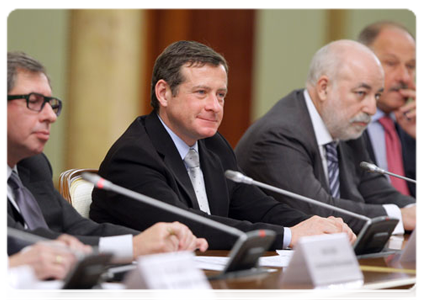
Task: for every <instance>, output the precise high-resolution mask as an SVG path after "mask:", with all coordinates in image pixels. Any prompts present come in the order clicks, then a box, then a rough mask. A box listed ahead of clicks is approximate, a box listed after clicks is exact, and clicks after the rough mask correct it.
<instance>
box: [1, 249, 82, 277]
mask: <svg viewBox="0 0 423 300" xmlns="http://www.w3.org/2000/svg"><path fill="white" fill-rule="evenodd" d="M75 262H76V257H75V255H73V254H72V252H71V251H70V250H69V249H67V248H66V245H65V244H63V243H62V242H58V241H53V242H39V243H36V244H34V245H32V246H30V247H27V248H25V249H23V250H22V251H20V252H18V253H16V254H14V255H11V256H9V266H10V267H18V266H22V265H28V266H30V267H32V269H33V270H34V272H35V275H36V276H37V278H38V279H40V280H44V279H48V278H54V279H64V278H65V277H66V275H67V274H68V273H69V271H70V270H71V268H72V267H73V266H74V264H75Z"/></svg>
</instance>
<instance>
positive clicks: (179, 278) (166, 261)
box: [125, 252, 211, 289]
mask: <svg viewBox="0 0 423 300" xmlns="http://www.w3.org/2000/svg"><path fill="white" fill-rule="evenodd" d="M125 285H126V287H127V288H128V289H210V288H211V287H210V284H209V282H208V280H207V278H206V276H205V275H204V273H203V272H202V271H201V270H200V269H199V268H197V266H196V265H195V261H194V254H193V253H192V252H173V253H164V254H154V255H145V256H140V257H139V258H138V260H137V268H136V269H135V270H134V271H132V272H131V273H130V274H128V276H127V278H126V279H125Z"/></svg>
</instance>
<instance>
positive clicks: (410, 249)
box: [399, 229, 416, 263]
mask: <svg viewBox="0 0 423 300" xmlns="http://www.w3.org/2000/svg"><path fill="white" fill-rule="evenodd" d="M399 261H400V263H415V262H416V229H414V231H413V232H412V233H411V235H410V237H409V239H408V241H407V243H406V244H405V247H404V250H402V253H401V256H400V260H399Z"/></svg>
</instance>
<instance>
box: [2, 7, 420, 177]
mask: <svg viewBox="0 0 423 300" xmlns="http://www.w3.org/2000/svg"><path fill="white" fill-rule="evenodd" d="M380 20H392V21H397V22H400V23H402V24H403V25H405V26H406V27H407V28H408V29H409V30H410V31H411V32H412V33H413V34H414V35H415V32H416V17H415V15H414V13H413V12H412V11H410V10H395V9H380V10H379V9H377V10H376V9H372V10H370V9H367V10H358V9H351V10H325V9H313V10H293V9H272V10H266V9H260V10H177V9H173V10H166V9H160V10H135V9H134V10H123V9H104V10H53V9H48V10H43V9H37V10H15V11H13V12H11V13H10V15H9V17H8V20H7V49H8V51H24V52H26V53H28V54H29V55H31V56H32V57H34V58H36V59H38V60H39V61H41V62H42V63H43V64H44V65H45V66H46V68H47V71H48V73H49V75H50V77H51V80H52V87H53V95H54V96H56V97H58V98H60V99H62V100H63V102H64V109H63V112H62V115H61V116H60V118H59V119H58V120H57V122H56V123H55V124H54V125H53V127H52V134H51V138H50V141H49V142H48V144H47V146H46V148H45V153H46V154H47V156H48V157H49V159H50V161H51V163H52V165H53V171H54V181H55V182H57V181H58V178H59V175H60V173H61V172H63V171H65V170H67V169H71V168H98V167H99V165H100V163H101V161H102V160H103V158H104V156H105V154H106V152H107V151H108V149H109V148H110V147H111V145H112V144H113V142H114V141H115V140H116V139H117V138H118V137H119V136H120V135H121V134H122V133H123V132H124V131H125V129H126V128H127V127H128V126H129V124H130V123H131V122H132V121H133V120H134V119H135V118H136V117H137V116H138V115H143V114H148V113H150V111H151V108H150V80H151V73H152V68H153V65H154V61H155V59H156V57H157V56H158V55H159V54H160V53H161V52H162V51H163V49H164V48H165V47H166V46H168V45H169V44H170V43H172V42H174V41H177V40H196V41H199V42H201V43H204V44H207V45H208V46H210V47H212V48H213V49H215V50H216V51H217V52H219V53H221V54H223V55H224V56H225V58H226V59H227V61H228V64H229V93H228V96H227V97H226V101H225V116H224V120H223V123H222V125H221V127H220V130H219V131H220V132H221V133H222V134H223V135H224V136H225V137H226V138H227V139H228V141H229V142H230V143H231V145H232V146H233V147H235V146H236V144H237V142H238V140H239V139H240V137H241V136H242V134H243V133H244V131H245V130H246V129H247V128H248V126H249V125H250V124H251V123H252V122H254V121H255V120H256V119H257V118H259V117H260V116H262V115H263V114H264V113H266V112H267V111H268V110H269V109H270V108H271V107H272V106H273V104H274V103H276V102H277V101H278V100H279V99H280V98H282V97H283V96H285V95H286V94H288V93H289V92H291V91H292V90H293V89H297V88H303V87H304V82H305V79H306V74H307V71H308V65H309V62H310V60H311V57H312V56H313V54H314V53H315V52H316V51H317V50H318V49H319V48H320V47H322V46H323V45H324V44H326V43H328V42H330V41H333V40H337V39H344V38H346V39H356V38H357V35H358V33H359V32H360V30H361V29H362V28H363V27H365V26H366V25H367V24H369V23H372V22H375V21H380Z"/></svg>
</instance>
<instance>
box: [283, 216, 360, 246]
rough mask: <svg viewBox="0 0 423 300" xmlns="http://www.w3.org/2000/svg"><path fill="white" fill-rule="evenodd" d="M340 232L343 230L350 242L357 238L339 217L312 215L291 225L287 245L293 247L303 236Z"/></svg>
mask: <svg viewBox="0 0 423 300" xmlns="http://www.w3.org/2000/svg"><path fill="white" fill-rule="evenodd" d="M341 232H345V233H346V234H347V236H348V239H349V240H350V243H351V244H352V243H354V242H355V240H356V239H357V236H356V235H355V234H354V232H352V230H351V228H349V227H348V225H347V224H345V223H344V221H342V219H341V218H335V217H329V218H322V217H319V216H313V217H311V218H309V219H307V220H305V221H303V222H301V223H299V224H297V225H295V226H294V227H291V233H292V238H291V244H290V245H289V246H290V247H295V245H296V244H297V242H298V240H299V239H300V238H301V237H304V236H311V235H319V234H331V233H341Z"/></svg>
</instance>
